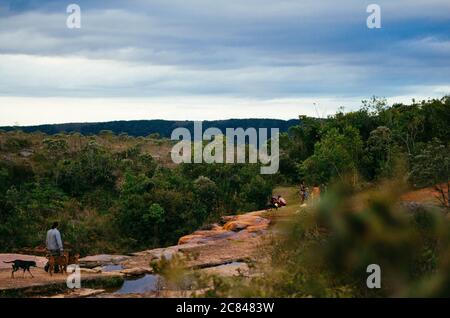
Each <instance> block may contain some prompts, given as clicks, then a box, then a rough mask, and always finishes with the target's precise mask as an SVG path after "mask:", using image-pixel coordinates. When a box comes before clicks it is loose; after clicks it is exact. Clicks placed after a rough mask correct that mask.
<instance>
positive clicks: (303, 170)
mask: <svg viewBox="0 0 450 318" xmlns="http://www.w3.org/2000/svg"><path fill="white" fill-rule="evenodd" d="M362 146H363V143H362V140H361V137H360V135H359V132H358V130H357V129H355V128H353V127H351V126H347V127H345V128H344V131H343V133H340V132H339V131H338V129H336V128H332V129H330V130H329V131H327V132H326V133H325V136H324V137H323V138H322V140H321V141H319V142H317V143H316V145H315V147H314V154H313V155H312V156H311V157H309V158H308V159H306V160H305V161H303V163H301V164H300V167H299V169H300V175H301V176H302V177H303V178H305V179H306V181H308V182H309V183H327V182H329V181H330V180H331V179H334V178H338V179H341V180H343V179H344V177H345V176H346V175H347V174H351V175H352V177H353V180H354V182H356V177H357V173H358V171H357V168H358V163H359V158H360V156H361V153H362Z"/></svg>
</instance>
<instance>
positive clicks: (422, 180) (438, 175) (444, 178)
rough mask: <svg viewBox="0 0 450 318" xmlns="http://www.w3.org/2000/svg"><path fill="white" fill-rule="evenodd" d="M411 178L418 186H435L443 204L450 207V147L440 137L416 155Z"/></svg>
mask: <svg viewBox="0 0 450 318" xmlns="http://www.w3.org/2000/svg"><path fill="white" fill-rule="evenodd" d="M411 179H412V180H413V182H415V184H416V185H417V186H421V187H424V186H433V187H434V188H435V190H436V191H437V192H438V193H439V196H438V199H439V201H440V203H441V204H442V206H444V207H445V208H447V209H450V207H449V195H450V147H449V145H445V144H444V143H442V142H441V141H440V140H439V139H436V138H435V139H433V140H432V141H431V142H429V143H427V145H426V146H425V148H424V149H423V150H422V151H421V152H420V154H419V155H417V156H415V157H414V162H413V168H412V171H411Z"/></svg>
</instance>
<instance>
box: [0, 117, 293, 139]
mask: <svg viewBox="0 0 450 318" xmlns="http://www.w3.org/2000/svg"><path fill="white" fill-rule="evenodd" d="M298 124H299V120H298V119H291V120H279V119H227V120H214V121H204V122H203V129H207V128H209V127H217V128H219V129H220V130H222V131H223V132H224V133H225V129H226V128H238V127H242V128H244V129H246V128H249V127H254V128H268V129H270V128H279V129H280V132H286V131H287V130H288V129H289V127H291V126H295V125H298ZM177 127H186V128H188V129H189V130H191V132H192V131H193V122H192V121H173V120H132V121H111V122H102V123H68V124H52V125H39V126H23V127H22V126H21V127H0V129H2V130H6V131H10V130H15V129H20V130H22V131H24V132H37V131H40V132H43V133H46V134H49V135H53V134H58V133H61V132H79V133H81V134H84V135H90V134H98V133H99V132H100V131H102V130H110V131H112V132H114V133H115V134H121V133H127V134H128V135H130V136H135V137H137V136H147V135H150V134H154V133H157V134H159V135H160V136H161V137H170V135H171V133H172V131H173V130H174V129H175V128H177Z"/></svg>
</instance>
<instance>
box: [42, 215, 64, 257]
mask: <svg viewBox="0 0 450 318" xmlns="http://www.w3.org/2000/svg"><path fill="white" fill-rule="evenodd" d="M58 225H59V224H58V222H54V223H53V225H52V228H51V229H50V230H48V232H47V239H46V241H45V245H46V246H47V250H48V251H49V253H50V254H51V255H52V256H61V255H63V252H64V248H63V243H62V240H61V233H59V231H58Z"/></svg>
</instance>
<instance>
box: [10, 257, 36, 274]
mask: <svg viewBox="0 0 450 318" xmlns="http://www.w3.org/2000/svg"><path fill="white" fill-rule="evenodd" d="M3 263H7V264H11V263H12V272H11V277H12V278H14V273H15V272H17V271H18V270H19V269H23V276H25V271H27V272H28V273H30V275H31V277H34V276H33V274H31V272H30V267H37V266H36V262H35V261H21V260H18V259H16V260H15V261H12V262H5V261H3ZM23 276H22V277H23Z"/></svg>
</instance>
